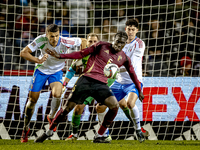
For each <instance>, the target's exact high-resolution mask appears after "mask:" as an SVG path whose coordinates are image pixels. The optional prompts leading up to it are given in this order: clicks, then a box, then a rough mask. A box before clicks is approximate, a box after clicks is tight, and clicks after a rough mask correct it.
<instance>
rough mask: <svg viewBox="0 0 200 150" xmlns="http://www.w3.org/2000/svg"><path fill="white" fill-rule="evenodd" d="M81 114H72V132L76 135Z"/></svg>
mask: <svg viewBox="0 0 200 150" xmlns="http://www.w3.org/2000/svg"><path fill="white" fill-rule="evenodd" d="M80 120H81V115H75V113H73V115H72V133H73V134H74V135H75V134H76V133H78V129H79V125H80Z"/></svg>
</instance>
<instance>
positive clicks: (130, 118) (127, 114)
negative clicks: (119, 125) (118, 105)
mask: <svg viewBox="0 0 200 150" xmlns="http://www.w3.org/2000/svg"><path fill="white" fill-rule="evenodd" d="M123 112H124V113H125V115H126V117H127V118H128V119H129V120H130V122H131V124H132V125H133V126H134V125H135V123H134V122H133V119H132V117H131V116H130V110H129V108H128V107H126V108H124V109H123Z"/></svg>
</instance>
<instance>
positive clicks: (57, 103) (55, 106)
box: [49, 97, 61, 119]
mask: <svg viewBox="0 0 200 150" xmlns="http://www.w3.org/2000/svg"><path fill="white" fill-rule="evenodd" d="M60 99H61V98H56V97H53V98H52V101H51V110H50V113H49V118H50V119H53V118H54V115H55V114H56V112H57V110H58V108H59V106H60Z"/></svg>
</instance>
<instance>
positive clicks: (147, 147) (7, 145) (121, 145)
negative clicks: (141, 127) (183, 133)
mask: <svg viewBox="0 0 200 150" xmlns="http://www.w3.org/2000/svg"><path fill="white" fill-rule="evenodd" d="M197 149H198V150H200V141H149V140H146V141H145V142H144V143H139V142H138V141H128V140H113V141H112V142H111V143H108V144H100V143H92V141H89V140H88V141H87V140H85V141H75V142H72V141H64V140H58V141H56V140H54V141H53V140H52V141H51V140H46V141H44V143H34V142H33V140H29V141H28V142H27V143H21V142H20V140H0V150H197Z"/></svg>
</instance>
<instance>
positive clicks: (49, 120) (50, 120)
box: [47, 115, 57, 132]
mask: <svg viewBox="0 0 200 150" xmlns="http://www.w3.org/2000/svg"><path fill="white" fill-rule="evenodd" d="M47 120H48V122H49V124H51V122H52V121H53V119H50V118H49V115H47ZM56 129H57V127H55V128H54V129H53V132H55V131H56Z"/></svg>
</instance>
